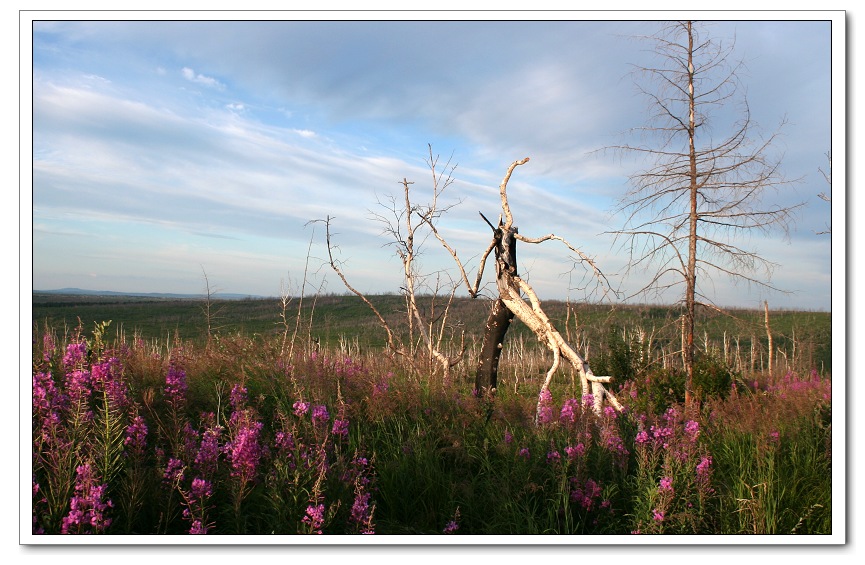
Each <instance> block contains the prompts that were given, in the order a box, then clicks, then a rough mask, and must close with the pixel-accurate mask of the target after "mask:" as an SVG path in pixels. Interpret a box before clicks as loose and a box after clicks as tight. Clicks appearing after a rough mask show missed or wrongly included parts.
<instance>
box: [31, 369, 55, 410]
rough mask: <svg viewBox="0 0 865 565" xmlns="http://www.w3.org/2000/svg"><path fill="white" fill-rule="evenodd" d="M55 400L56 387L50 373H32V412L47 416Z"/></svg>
mask: <svg viewBox="0 0 865 565" xmlns="http://www.w3.org/2000/svg"><path fill="white" fill-rule="evenodd" d="M56 400H57V387H55V386H54V379H53V378H51V373H41V372H40V373H36V374H35V375H33V412H34V414H37V415H40V416H42V417H44V416H47V415H48V413H49V412H51V410H52V409H53V408H54V404H55V402H56Z"/></svg>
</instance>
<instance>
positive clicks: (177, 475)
mask: <svg viewBox="0 0 865 565" xmlns="http://www.w3.org/2000/svg"><path fill="white" fill-rule="evenodd" d="M185 468H186V466H185V465H184V464H183V461H181V460H180V459H175V458H174V457H172V458H171V459H169V460H168V465H166V467H165V472H164V473H163V474H162V478H163V479H164V480H165V481H166V482H169V483H171V484H175V483H178V482H180V481H182V480H183V471H184V469H185Z"/></svg>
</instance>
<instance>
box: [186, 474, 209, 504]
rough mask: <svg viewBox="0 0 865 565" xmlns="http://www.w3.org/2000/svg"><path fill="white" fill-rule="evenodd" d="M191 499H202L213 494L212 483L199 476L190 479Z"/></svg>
mask: <svg viewBox="0 0 865 565" xmlns="http://www.w3.org/2000/svg"><path fill="white" fill-rule="evenodd" d="M189 494H190V495H191V496H192V499H193V500H195V501H203V500H204V499H205V498H209V497H210V496H211V495H212V494H213V485H211V484H210V483H209V482H208V481H205V480H204V479H202V478H200V477H196V478H194V479H192V488H191V489H190V491H189Z"/></svg>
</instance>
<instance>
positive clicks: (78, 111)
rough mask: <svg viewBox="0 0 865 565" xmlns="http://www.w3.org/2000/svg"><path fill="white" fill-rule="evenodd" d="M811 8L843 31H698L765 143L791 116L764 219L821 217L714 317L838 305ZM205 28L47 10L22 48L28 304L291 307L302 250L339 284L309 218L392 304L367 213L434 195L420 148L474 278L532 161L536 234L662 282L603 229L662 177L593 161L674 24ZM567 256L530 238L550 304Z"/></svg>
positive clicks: (315, 281)
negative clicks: (26, 84) (441, 182)
mask: <svg viewBox="0 0 865 565" xmlns="http://www.w3.org/2000/svg"><path fill="white" fill-rule="evenodd" d="M46 14H48V13H43V14H37V15H38V16H39V17H40V18H45V17H46ZM815 14H816V17H820V16H827V14H820V13H816V12H808V13H800V14H797V13H780V12H779V13H777V18H776V19H774V21H751V20H747V19H744V18H747V16H748V14H747V13H745V14H742V18H743V19H742V20H735V19H733V18H730V14H727V17H728V18H729V19H728V21H723V22H713V23H711V25H707V27H706V28H705V29H704V33H705V34H707V37H708V36H711V37H713V38H716V39H720V40H722V41H724V42H728V41H733V40H735V50H734V58H735V59H737V60H738V59H742V60H743V61H744V63H745V67H744V68H743V70H742V72H741V73H740V78H741V80H742V85H743V89H742V92H746V93H747V100H748V104H749V107H750V110H751V117H752V119H753V120H754V121H755V122H756V123H757V124H758V125H759V127H760V130H759V131H761V132H763V134H764V135H769V134H771V133H773V132H775V131H776V130H777V128H778V125H779V124H780V123H781V122H782V121H783V120H785V119H786V125H785V126H784V128H783V129H782V130H781V131H782V134H783V135H782V136H781V137H780V139H779V143H778V145H777V149H778V151H780V152H783V161H782V170H781V172H782V173H783V175H784V177H786V178H788V179H801V180H800V181H799V182H797V183H794V184H791V185H786V186H784V187H782V188H781V189H780V190H779V191H778V192H777V193H776V192H772V193H770V194H767V196H766V198H765V199H764V202H763V204H764V205H765V206H766V207H773V206H785V205H791V204H794V203H798V202H804V204H805V205H804V206H803V207H802V208H801V209H800V213H799V214H798V215H797V222H796V224H795V226H794V227H793V229H792V230H791V232H790V234H789V238H787V239H785V238H784V237H782V236H781V235H780V234H771V235H769V236H763V235H761V234H753V235H752V236H749V237H747V238H739V239H737V240H735V241H734V243H736V244H739V245H742V246H745V247H747V248H748V249H751V250H754V251H756V252H757V253H759V254H760V255H762V256H763V257H765V258H766V259H768V260H770V261H772V262H773V263H775V264H777V267H776V269H775V270H774V273H773V276H772V279H771V284H772V285H774V286H776V287H779V288H782V289H785V290H788V291H790V293H789V294H784V293H778V292H769V291H766V290H764V289H760V288H757V287H749V286H748V285H743V284H738V285H733V284H732V283H731V281H729V280H728V279H727V278H726V277H725V276H723V275H721V274H718V275H715V276H713V277H712V278H711V279H710V280H704V281H703V284H704V286H703V292H704V294H706V295H707V297H709V298H710V299H712V300H714V302H715V303H716V304H718V305H721V306H744V307H756V306H759V305H761V304H762V301H763V300H768V301H769V303H770V306H772V307H795V308H804V309H822V310H829V309H830V308H831V291H832V284H831V283H832V277H831V265H832V262H831V249H832V247H831V246H832V240H831V238H830V236H829V235H825V234H823V235H820V234H818V233H817V232H821V231H825V230H826V229H827V227H828V226H829V225H830V224H831V222H832V218H831V207H830V205H829V204H828V203H827V202H825V201H823V200H821V199H820V198H819V197H818V194H819V193H829V192H830V188H829V186H828V185H827V183H826V181H825V179H824V177H823V175H822V174H821V169H822V170H823V171H827V170H828V160H827V157H826V153H827V152H829V151H830V150H831V149H832V139H831V137H830V132H831V125H832V120H833V119H834V120H836V121H835V123H836V132H835V135H836V143H837V140H838V139H841V138H840V137H838V135H839V131H840V133H841V134H843V131H841V130H843V125H844V121H843V115H842V114H841V113H840V112H841V110H840V108H838V107H837V106H836V108H835V110H836V112H835V114H834V115H833V113H832V109H833V108H832V100H831V92H832V89H831V87H832V78H831V77H832V73H831V67H830V65H831V62H832V57H831V39H832V29H833V28H832V24H831V23H830V22H829V21H827V20H826V19H825V18H824V19H822V20H821V21H817V20H815V19H814V18H815ZM121 15H122V14H121ZM517 15H518V14H517ZM526 15H530V14H526ZM206 16H207V14H202V18H201V20H202V21H183V22H169V21H123V20H122V19H120V20H115V21H49V20H48V19H45V20H42V21H39V20H37V21H34V22H33V25H32V42H31V43H30V44H29V45H27V43H28V42H27V39H28V38H27V37H26V36H24V37H23V38H22V42H23V43H24V44H25V45H23V47H25V48H32V61H33V67H32V101H33V102H32V103H33V106H32V119H33V122H32V135H33V137H32V147H33V169H32V277H33V279H32V286H33V288H34V289H37V290H45V289H56V288H62V287H79V288H86V289H93V290H115V291H129V292H178V293H198V292H202V290H203V289H204V273H206V275H207V278H208V280H209V282H210V284H211V286H212V287H214V288H215V289H217V290H219V291H222V292H229V293H241V294H250V295H262V296H275V295H278V294H279V292H280V288H281V286H282V285H286V286H289V287H291V288H292V289H293V290H295V291H296V290H298V288H299V285H300V284H301V281H302V278H303V273H304V268H305V265H306V263H307V255H309V274H308V279H309V282H310V283H311V285H313V286H314V287H321V288H322V289H323V290H324V291H326V292H337V293H341V292H344V291H345V288H344V286H343V285H342V283H341V281H340V280H339V279H338V278H337V277H336V275H335V274H334V273H333V272H332V271H330V270H329V268H325V267H323V266H322V260H323V258H325V257H326V255H327V250H326V247H325V241H324V228H323V225H322V224H320V223H310V222H311V221H313V220H319V219H324V218H326V217H328V216H330V217H332V230H333V232H334V243H335V244H336V245H337V246H338V249H337V250H336V253H337V255H336V256H337V258H338V259H340V260H341V261H342V262H343V270H344V273H345V275H346V276H347V277H348V279H349V281H350V282H351V283H352V284H353V285H354V286H355V287H357V288H358V289H360V290H362V291H364V292H370V293H373V292H387V291H391V292H394V291H398V289H399V288H400V285H401V281H400V274H401V264H400V262H399V259H398V257H396V255H395V253H394V248H393V247H392V246H387V245H386V244H387V243H388V242H389V241H390V240H389V239H388V237H387V236H386V235H382V228H383V227H384V226H383V225H382V224H381V223H380V222H376V220H375V219H374V215H375V214H385V213H387V208H386V207H382V205H381V204H380V203H385V204H387V202H388V201H389V200H388V199H389V198H390V197H401V185H400V181H401V180H402V179H404V178H405V179H407V180H409V181H411V182H413V183H414V184H413V185H412V191H413V195H414V197H415V198H416V201H417V202H418V203H425V202H427V201H428V200H429V198H430V195H431V192H430V191H431V188H432V182H431V179H432V175H431V173H430V170H429V168H428V166H427V162H426V160H427V159H428V158H429V153H428V152H429V149H428V145H431V146H432V150H433V153H434V154H435V155H439V156H440V160H439V168H440V170H443V169H444V168H445V163H447V162H450V164H451V165H456V168H455V169H453V171H452V177H453V179H454V182H453V184H452V185H450V186H449V187H448V189H447V190H446V191H445V193H444V194H443V195H442V197H441V201H440V203H441V204H444V205H451V204H453V205H454V207H453V208H451V209H450V211H449V213H448V214H447V215H445V216H444V217H443V218H442V220H441V223H440V225H439V229H440V230H441V232H442V233H443V234H444V235H445V237H446V238H447V239H448V241H449V242H450V244H451V245H452V246H453V247H455V248H456V249H457V251H458V252H459V254H460V256H461V258H462V259H463V260H464V261H466V262H467V263H468V264H469V266H470V268H471V270H472V273H474V271H475V269H476V268H477V258H478V256H479V255H480V254H481V253H482V252H483V250H484V249H485V248H486V246H487V244H488V243H489V239H490V230H489V228H488V227H487V226H486V224H484V223H483V221H482V220H481V219H480V217H479V216H478V211H482V212H483V213H484V214H485V215H486V216H487V217H490V218H491V219H494V218H497V217H498V214H499V211H500V205H499V200H498V185H499V183H500V182H501V179H502V176H503V175H504V173H505V171H506V169H507V167H508V165H509V164H510V163H512V162H513V161H515V160H517V159H521V158H523V157H530V158H531V161H530V162H529V163H528V164H526V165H524V166H521V167H519V168H517V170H516V171H515V173H514V175H513V177H512V178H511V181H510V184H509V196H510V200H511V206H512V209H513V212H514V222H515V224H516V225H518V226H519V228H520V233H522V234H524V235H527V236H529V237H537V236H541V235H545V234H548V233H550V232H553V233H555V234H557V235H560V236H562V237H564V238H566V239H567V240H568V241H570V242H571V243H572V244H573V245H574V246H576V247H578V248H579V249H580V250H581V251H582V252H584V253H585V254H587V255H589V256H591V257H593V258H594V259H595V261H596V263H597V265H598V266H599V267H600V268H601V269H602V270H603V271H604V272H605V273H606V274H607V276H608V278H609V280H610V282H611V283H612V284H613V285H614V286H615V287H617V288H620V289H621V290H622V291H623V293H628V292H629V291H632V290H634V289H636V288H638V287H640V286H642V284H643V283H645V281H646V280H647V277H648V276H649V274H647V273H644V272H641V271H636V272H635V271H631V272H630V273H627V274H626V271H625V265H626V261H627V254H626V253H625V252H624V251H623V250H622V249H621V248H620V246H619V245H618V244H617V243H616V242H615V241H614V239H613V237H612V235H610V234H609V233H608V232H610V231H611V230H615V229H617V228H621V227H622V226H623V224H624V221H625V218H624V216H623V215H622V214H618V213H616V212H615V208H616V203H617V200H618V199H620V198H621V197H622V196H623V195H624V194H625V192H626V191H627V189H628V187H629V185H628V176H629V174H630V173H633V172H635V171H638V170H640V167H645V166H646V164H645V163H642V164H641V163H640V162H637V161H634V160H632V159H620V158H617V157H616V156H615V155H612V154H610V153H607V152H604V151H600V150H601V149H603V148H604V147H608V146H611V145H615V144H621V143H623V142H629V141H630V142H633V141H634V138H632V137H630V136H629V134H628V132H629V130H630V129H631V128H636V127H640V126H643V125H645V124H646V120H647V105H646V101H645V99H643V98H641V97H640V96H639V95H638V94H637V90H636V88H635V86H634V80H633V76H632V74H631V70H632V69H633V66H634V65H637V66H649V65H651V64H656V63H657V62H658V61H657V59H656V58H653V56H652V53H651V51H650V45H649V44H647V43H645V42H643V41H640V40H638V39H636V37H638V36H646V35H651V34H654V33H655V32H657V31H658V29H659V24H658V22H651V21H632V20H630V19H622V18H627V13H621V12H617V13H616V14H615V15H614V16H613V17H614V18H616V19H609V18H608V19H605V20H597V21H502V20H501V18H502V17H505V16H502V15H496V14H494V13H490V16H491V17H490V20H495V19H498V20H499V21H393V22H382V21H378V22H374V21H256V22H239V21H205V20H210V19H212V18H210V17H206ZM574 16H575V17H579V16H580V13H579V12H575V13H574ZM734 16H735V14H734ZM507 17H509V18H513V17H514V14H513V13H511V14H508V15H507ZM535 17H537V16H535ZM803 17H807V18H811V19H810V20H801V18H803ZM835 17H836V18H837V17H838V16H837V15H836V16H835ZM790 18H793V19H790ZM797 18H798V19H799V21H797ZM834 25H835V26H836V27H835V30H836V32H837V30H838V26H840V25H843V22H842V20H837V21H836V22H835V24H834ZM837 78H838V77H837V76H836V79H837ZM842 78H843V77H842ZM729 118H730V116H729V115H727V113H725V112H720V113H719V114H718V115H717V121H716V122H714V123H713V124H712V130H711V131H712V135H713V137H716V138H718V139H720V138H722V137H724V135H725V133H726V132H727V131H728V129H727V128H728V127H729V123H730V122H729ZM837 126H840V129H838V128H837ZM836 152H837V149H836ZM448 170H449V169H448ZM27 188H28V187H27V183H25V184H24V187H23V190H26V189H27ZM840 196H843V195H840ZM26 200H27V199H26V197H22V202H24V204H25V205H26V204H27V202H26ZM836 202H837V199H836ZM836 212H837V207H836ZM22 231H26V230H22ZM836 239H837V237H836ZM28 243H30V242H27V241H26V239H25V240H24V241H23V244H24V245H26V244H28ZM836 243H837V242H836ZM424 245H425V246H424V248H423V250H424V253H423V254H422V255H421V256H420V258H419V265H420V269H421V272H422V273H423V274H426V275H429V276H428V277H427V279H426V280H428V281H430V282H434V280H435V273H437V272H440V271H441V270H443V269H449V270H450V273H449V274H450V275H451V276H453V274H454V273H453V271H452V269H451V267H452V265H453V262H452V260H451V258H450V256H449V255H448V254H447V252H446V251H445V250H444V249H443V248H442V247H441V246H440V245H439V244H438V242H436V241H435V240H433V239H428V240H426V242H425V244H424ZM308 250H309V252H308ZM23 251H24V253H22V254H23V255H24V254H26V250H23ZM570 255H571V254H570V253H569V252H568V250H567V249H566V248H564V247H563V246H561V245H560V244H557V243H556V242H547V243H544V244H542V245H527V244H521V247H520V251H519V260H520V268H521V271H522V273H523V274H524V275H526V276H527V277H528V279H529V281H530V282H531V283H532V284H533V286H534V287H535V289H536V290H537V291H538V293H539V295H540V296H541V297H542V298H565V297H568V296H570V297H571V298H580V292H581V291H580V290H579V288H578V287H580V286H581V285H580V281H581V279H582V276H581V274H580V273H581V271H580V270H579V268H577V269H576V270H574V269H572V267H573V263H572V261H570V260H569V256H570ZM841 259H842V260H843V257H842V258H841ZM835 267H836V269H837V268H838V267H839V265H838V261H836V264H835ZM842 268H843V266H842ZM837 272H839V271H837V270H836V273H837ZM840 272H843V271H840ZM447 274H448V273H444V274H443V277H444V278H445V279H446V277H447ZM491 275H492V269H491V265H488V274H487V279H486V280H490V279H491ZM757 276H758V277H762V274H760V273H757ZM837 276H838V275H836V277H837ZM310 288H312V287H310ZM677 298H678V296H677V295H671V296H667V297H657V296H654V295H652V296H649V297H645V298H644V300H646V301H651V302H657V301H667V302H672V301H674V300H676V299H677Z"/></svg>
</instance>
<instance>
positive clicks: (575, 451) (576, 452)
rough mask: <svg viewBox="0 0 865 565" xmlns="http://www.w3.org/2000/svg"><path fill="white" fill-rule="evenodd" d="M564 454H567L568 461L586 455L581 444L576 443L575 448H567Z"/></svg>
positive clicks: (584, 448) (584, 447)
mask: <svg viewBox="0 0 865 565" xmlns="http://www.w3.org/2000/svg"><path fill="white" fill-rule="evenodd" d="M565 453H567V454H568V457H569V458H570V459H576V458H577V457H580V456H582V455H585V454H586V446H585V445H583V444H582V443H578V444H577V445H576V446H570V445H569V446H567V447H566V448H565Z"/></svg>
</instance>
